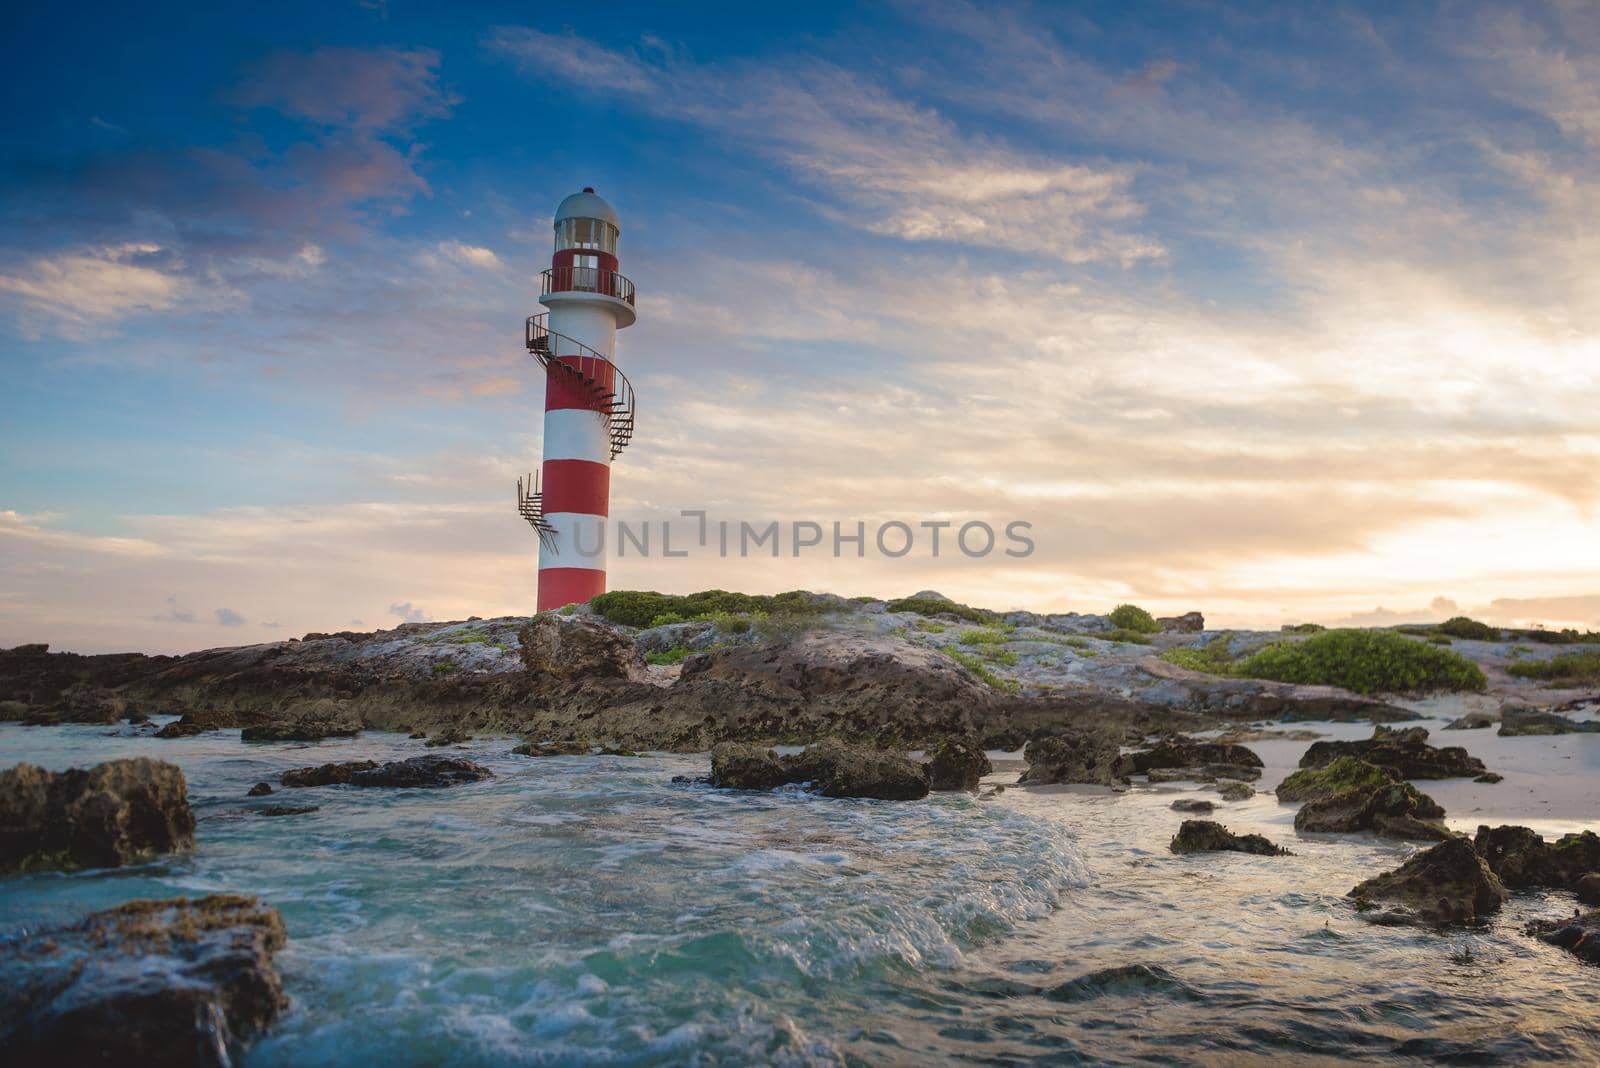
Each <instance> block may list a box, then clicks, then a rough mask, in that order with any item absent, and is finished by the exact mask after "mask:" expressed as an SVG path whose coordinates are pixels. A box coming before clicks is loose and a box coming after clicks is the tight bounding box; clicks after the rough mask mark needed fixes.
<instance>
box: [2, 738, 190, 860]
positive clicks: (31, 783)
mask: <svg viewBox="0 0 1600 1068" xmlns="http://www.w3.org/2000/svg"><path fill="white" fill-rule="evenodd" d="M193 845H194V813H193V812H192V811H191V810H190V808H189V799H188V784H187V783H186V782H185V781H184V777H183V772H182V771H181V770H179V768H178V767H177V766H176V765H174V764H168V763H166V762H164V761H160V760H151V759H149V758H148V757H137V758H134V759H131V760H110V761H107V762H105V763H103V764H97V765H95V766H94V767H93V768H89V769H83V768H71V769H68V770H67V771H62V772H50V771H45V770H44V769H43V768H38V767H35V766H33V765H32V764H18V765H17V766H16V767H13V768H8V769H7V770H5V771H3V772H0V872H6V871H16V870H18V869H22V868H36V867H90V868H99V867H116V866H119V865H123V864H133V863H136V862H139V861H143V860H147V859H149V858H150V857H152V856H155V855H157V854H160V853H169V852H172V851H173V850H177V849H187V848H190V847H191V846H193Z"/></svg>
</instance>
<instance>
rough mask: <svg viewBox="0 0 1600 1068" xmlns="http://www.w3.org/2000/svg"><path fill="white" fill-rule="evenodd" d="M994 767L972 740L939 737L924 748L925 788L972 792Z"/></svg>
mask: <svg viewBox="0 0 1600 1068" xmlns="http://www.w3.org/2000/svg"><path fill="white" fill-rule="evenodd" d="M993 770H994V765H993V764H992V763H991V762H990V760H989V757H988V754H986V753H985V752H984V751H983V747H982V746H980V745H979V744H977V743H976V742H973V741H962V740H960V739H955V738H942V739H940V740H939V741H937V742H935V743H934V744H933V745H932V746H930V747H929V748H928V789H930V790H941V791H942V790H965V791H967V792H968V793H973V792H976V791H977V789H978V783H979V782H980V781H981V780H982V779H983V777H984V776H985V775H987V774H989V773H990V772H991V771H993Z"/></svg>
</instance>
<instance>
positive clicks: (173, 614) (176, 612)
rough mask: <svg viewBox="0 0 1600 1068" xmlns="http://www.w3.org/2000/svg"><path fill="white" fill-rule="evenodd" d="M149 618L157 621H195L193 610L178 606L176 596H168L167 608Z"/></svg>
mask: <svg viewBox="0 0 1600 1068" xmlns="http://www.w3.org/2000/svg"><path fill="white" fill-rule="evenodd" d="M150 618H151V619H153V620H155V621H156V622H157V623H193V622H194V621H195V619H194V613H193V612H186V611H183V610H181V609H179V608H178V599H177V598H176V597H168V598H167V610H166V611H165V612H163V613H161V614H160V615H154V616H151V617H150Z"/></svg>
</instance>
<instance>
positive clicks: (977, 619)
mask: <svg viewBox="0 0 1600 1068" xmlns="http://www.w3.org/2000/svg"><path fill="white" fill-rule="evenodd" d="M889 611H891V612H915V613H916V614H917V615H919V616H955V617H956V618H957V619H964V620H966V621H967V622H968V623H987V622H989V620H991V619H993V618H994V613H993V612H990V611H986V610H985V609H982V608H973V607H971V606H970V605H964V604H956V603H955V602H954V601H941V600H939V599H937V598H935V597H901V598H899V599H898V600H894V601H890V602H889Z"/></svg>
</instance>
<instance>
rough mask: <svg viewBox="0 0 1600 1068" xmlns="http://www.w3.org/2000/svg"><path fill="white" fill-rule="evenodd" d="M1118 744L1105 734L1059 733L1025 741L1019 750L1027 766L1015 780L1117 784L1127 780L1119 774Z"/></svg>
mask: <svg viewBox="0 0 1600 1068" xmlns="http://www.w3.org/2000/svg"><path fill="white" fill-rule="evenodd" d="M1121 752H1122V747H1121V745H1119V744H1118V742H1117V740H1116V738H1115V737H1114V736H1112V735H1111V734H1109V733H1098V734H1059V735H1056V736H1055V737H1053V738H1041V739H1039V740H1038V741H1035V742H1029V743H1028V745H1027V747H1026V748H1025V749H1023V751H1022V757H1023V759H1024V760H1026V761H1027V762H1028V768H1027V770H1026V771H1024V772H1023V773H1022V777H1021V778H1020V779H1018V780H1017V781H1018V782H1021V783H1027V784H1029V785H1034V786H1038V785H1046V784H1050V783H1088V784H1092V785H1099V786H1121V785H1122V784H1124V783H1125V782H1126V781H1127V780H1126V778H1124V777H1123V775H1122V773H1120V772H1119V771H1118V770H1117V768H1118V761H1119V759H1120V755H1121Z"/></svg>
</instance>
